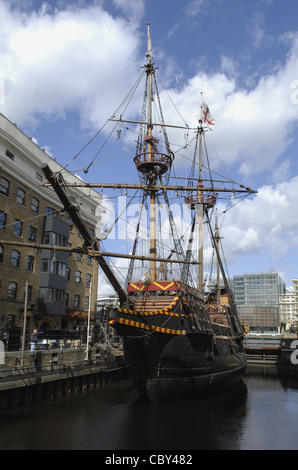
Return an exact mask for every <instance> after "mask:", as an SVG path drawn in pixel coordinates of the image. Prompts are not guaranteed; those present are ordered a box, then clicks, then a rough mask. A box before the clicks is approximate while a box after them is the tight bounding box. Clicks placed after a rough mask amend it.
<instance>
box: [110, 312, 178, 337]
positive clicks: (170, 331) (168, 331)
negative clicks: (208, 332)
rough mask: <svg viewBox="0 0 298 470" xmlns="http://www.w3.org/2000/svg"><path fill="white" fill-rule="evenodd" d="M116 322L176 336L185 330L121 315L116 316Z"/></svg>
mask: <svg viewBox="0 0 298 470" xmlns="http://www.w3.org/2000/svg"><path fill="white" fill-rule="evenodd" d="M116 322H117V323H121V324H122V325H127V326H134V327H135V328H141V329H143V330H149V331H156V332H158V333H166V334H168V335H178V336H181V335H182V336H183V335H186V330H174V329H172V328H163V327H161V326H154V325H146V324H145V323H141V322H139V321H134V320H127V319H125V318H121V317H118V318H117V320H116ZM114 323H115V321H114V320H113V321H111V322H110V324H114Z"/></svg>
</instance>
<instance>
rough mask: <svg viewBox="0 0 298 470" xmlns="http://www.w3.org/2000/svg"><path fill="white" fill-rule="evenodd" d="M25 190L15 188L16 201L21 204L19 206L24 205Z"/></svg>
mask: <svg viewBox="0 0 298 470" xmlns="http://www.w3.org/2000/svg"><path fill="white" fill-rule="evenodd" d="M25 194H26V193H25V191H24V190H23V189H21V188H18V189H17V202H18V203H19V204H21V206H24V205H25Z"/></svg>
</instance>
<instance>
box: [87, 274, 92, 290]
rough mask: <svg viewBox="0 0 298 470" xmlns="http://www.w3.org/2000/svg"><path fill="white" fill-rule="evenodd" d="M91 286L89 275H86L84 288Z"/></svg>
mask: <svg viewBox="0 0 298 470" xmlns="http://www.w3.org/2000/svg"><path fill="white" fill-rule="evenodd" d="M90 284H91V274H86V286H87V287H90Z"/></svg>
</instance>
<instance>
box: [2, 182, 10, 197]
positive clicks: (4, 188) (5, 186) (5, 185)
mask: <svg viewBox="0 0 298 470" xmlns="http://www.w3.org/2000/svg"><path fill="white" fill-rule="evenodd" d="M9 184H10V183H9V181H7V180H6V179H5V178H0V193H1V194H4V196H8V194H9Z"/></svg>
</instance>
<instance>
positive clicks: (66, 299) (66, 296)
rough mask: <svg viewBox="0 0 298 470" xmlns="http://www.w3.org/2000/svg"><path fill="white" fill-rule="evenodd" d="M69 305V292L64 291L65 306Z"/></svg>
mask: <svg viewBox="0 0 298 470" xmlns="http://www.w3.org/2000/svg"><path fill="white" fill-rule="evenodd" d="M68 305H69V293H68V292H65V307H68Z"/></svg>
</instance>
